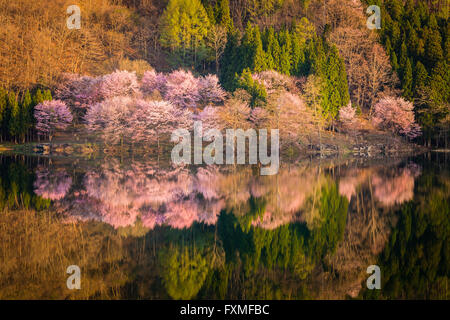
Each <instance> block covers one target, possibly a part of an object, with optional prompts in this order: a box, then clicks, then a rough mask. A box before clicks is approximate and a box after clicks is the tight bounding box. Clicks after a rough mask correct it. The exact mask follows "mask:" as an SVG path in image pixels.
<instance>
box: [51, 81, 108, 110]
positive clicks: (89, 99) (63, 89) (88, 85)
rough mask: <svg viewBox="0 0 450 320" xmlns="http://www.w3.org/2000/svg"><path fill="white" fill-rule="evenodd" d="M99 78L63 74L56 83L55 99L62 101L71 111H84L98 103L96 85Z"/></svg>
mask: <svg viewBox="0 0 450 320" xmlns="http://www.w3.org/2000/svg"><path fill="white" fill-rule="evenodd" d="M100 79H101V78H94V77H90V76H81V75H79V74H76V73H65V74H63V77H62V79H61V80H60V81H59V82H58V84H57V86H56V90H55V97H56V98H58V99H59V100H62V101H64V102H65V103H66V104H67V105H68V106H69V107H71V108H72V109H73V110H77V109H85V108H87V107H88V106H90V105H92V104H93V103H95V102H98V101H99V99H100V97H99V95H98V90H97V88H98V84H99V82H100Z"/></svg>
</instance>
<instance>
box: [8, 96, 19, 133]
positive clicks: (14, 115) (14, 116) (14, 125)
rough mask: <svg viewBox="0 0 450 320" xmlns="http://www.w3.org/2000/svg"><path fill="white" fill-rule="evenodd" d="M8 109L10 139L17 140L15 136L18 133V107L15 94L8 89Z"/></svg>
mask: <svg viewBox="0 0 450 320" xmlns="http://www.w3.org/2000/svg"><path fill="white" fill-rule="evenodd" d="M8 109H9V110H10V112H11V113H10V119H9V127H8V129H9V134H10V136H11V139H14V141H15V142H17V136H18V135H19V134H20V131H21V128H20V107H19V103H18V102H17V98H16V94H15V93H14V92H13V91H10V92H9V94H8Z"/></svg>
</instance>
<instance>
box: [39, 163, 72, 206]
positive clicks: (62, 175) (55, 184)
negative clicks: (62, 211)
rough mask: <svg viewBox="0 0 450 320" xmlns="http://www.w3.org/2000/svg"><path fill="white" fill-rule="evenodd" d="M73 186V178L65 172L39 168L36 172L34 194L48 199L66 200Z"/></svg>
mask: <svg viewBox="0 0 450 320" xmlns="http://www.w3.org/2000/svg"><path fill="white" fill-rule="evenodd" d="M71 186H72V177H71V176H69V175H68V174H67V172H66V171H65V170H51V171H50V170H49V169H47V168H44V167H39V168H38V169H37V170H36V181H35V182H34V188H35V189H34V192H35V193H36V194H37V195H39V196H41V197H43V198H46V199H50V200H60V199H62V198H64V197H65V196H66V194H67V192H68V191H69V189H70V187H71Z"/></svg>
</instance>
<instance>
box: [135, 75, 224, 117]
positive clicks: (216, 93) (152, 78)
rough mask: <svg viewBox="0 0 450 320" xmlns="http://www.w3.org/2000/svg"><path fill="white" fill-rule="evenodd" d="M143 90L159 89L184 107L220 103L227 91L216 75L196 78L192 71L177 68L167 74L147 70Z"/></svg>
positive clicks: (147, 92)
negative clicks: (221, 85)
mask: <svg viewBox="0 0 450 320" xmlns="http://www.w3.org/2000/svg"><path fill="white" fill-rule="evenodd" d="M141 90H142V92H143V93H145V94H152V93H154V91H155V90H157V91H158V92H159V93H160V94H161V96H162V97H163V98H164V99H166V100H168V101H170V102H172V103H173V104H175V105H177V106H179V107H182V108H197V107H198V106H199V104H201V105H207V104H218V103H221V102H223V101H224V99H225V91H224V90H223V89H222V88H221V87H220V85H219V80H218V79H217V76H215V75H207V76H205V77H199V78H196V77H195V76H194V75H193V74H192V73H191V72H190V71H184V70H176V71H173V72H172V73H169V74H167V75H164V74H161V73H156V72H155V71H153V70H152V71H146V72H145V74H144V76H143V78H142V82H141Z"/></svg>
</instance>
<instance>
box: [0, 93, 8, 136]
mask: <svg viewBox="0 0 450 320" xmlns="http://www.w3.org/2000/svg"><path fill="white" fill-rule="evenodd" d="M8 120H9V119H7V92H6V91H5V90H4V89H3V88H0V142H1V141H3V137H5V135H6V132H5V131H6V128H7V124H8Z"/></svg>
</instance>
